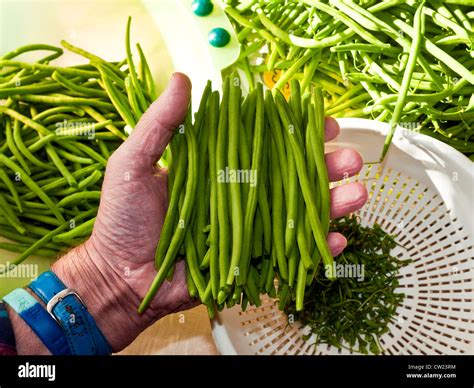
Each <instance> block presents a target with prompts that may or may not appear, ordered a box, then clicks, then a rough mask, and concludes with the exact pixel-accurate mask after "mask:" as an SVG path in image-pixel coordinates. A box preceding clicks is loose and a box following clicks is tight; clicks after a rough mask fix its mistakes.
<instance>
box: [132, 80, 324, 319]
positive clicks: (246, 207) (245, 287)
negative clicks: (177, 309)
mask: <svg viewBox="0 0 474 388" xmlns="http://www.w3.org/2000/svg"><path fill="white" fill-rule="evenodd" d="M168 187H169V198H170V201H169V207H168V212H167V214H166V218H165V221H164V225H163V229H162V231H161V236H160V240H159V242H158V246H157V250H156V256H155V266H156V269H157V271H158V273H157V275H156V278H155V279H154V281H153V283H152V285H151V287H150V289H149V291H148V293H147V295H146V297H145V298H144V300H143V301H142V304H141V305H140V307H139V312H140V313H143V312H144V311H145V310H146V309H147V307H148V306H149V304H150V302H151V300H152V299H153V297H154V295H155V294H156V292H157V291H158V289H159V288H160V286H161V285H162V284H163V282H164V281H165V280H166V279H167V278H169V277H170V276H172V274H173V267H174V264H175V262H176V260H178V259H179V258H180V257H181V256H184V257H185V263H186V272H187V285H188V290H189V293H190V295H191V296H192V297H196V298H199V299H200V300H201V302H202V303H204V304H205V305H207V307H208V311H209V315H210V316H211V317H213V316H214V314H215V311H216V309H217V310H219V311H220V310H221V309H223V308H224V307H225V306H227V307H231V306H233V305H235V304H240V305H241V307H242V308H243V309H245V308H246V306H247V305H248V304H249V303H250V304H251V305H257V306H258V305H260V295H261V294H268V295H270V296H273V297H274V296H276V295H277V293H278V295H279V296H280V307H281V308H282V309H283V307H284V306H285V305H286V302H287V301H289V300H292V299H295V300H296V308H297V310H298V311H300V310H301V309H302V308H303V300H304V294H305V289H306V287H307V286H308V285H309V284H311V282H312V281H313V278H314V276H315V273H316V272H317V269H318V266H320V265H324V266H325V268H333V266H332V264H333V258H332V256H331V253H330V251H329V247H328V244H327V240H326V237H327V233H328V229H329V206H330V205H329V202H330V201H329V183H328V173H327V169H326V165H325V160H324V101H323V93H322V90H321V88H318V87H316V88H314V90H313V91H312V92H311V94H310V95H309V96H308V97H307V98H306V99H303V98H302V96H301V93H300V88H299V84H298V82H296V81H293V83H292V94H291V96H290V98H289V101H287V100H286V99H285V97H284V96H283V94H281V93H280V91H278V90H277V91H276V92H275V94H272V92H271V91H269V90H267V91H266V93H264V90H263V86H262V84H261V83H259V84H257V85H256V86H255V88H254V89H253V90H252V91H251V92H250V93H249V94H247V95H246V96H245V97H243V96H242V89H241V80H240V78H239V77H238V76H237V75H236V73H233V74H232V75H231V76H230V77H227V78H226V79H225V81H224V84H223V92H222V97H220V95H219V92H217V91H212V90H211V84H210V83H208V85H207V86H206V88H205V90H204V93H203V96H202V99H201V102H200V106H199V108H198V109H197V112H196V114H195V116H194V122H193V120H192V117H191V115H190V114H188V117H187V119H186V121H185V123H184V125H183V126H182V127H180V129H179V130H178V131H177V132H176V133H175V135H174V137H173V139H172V141H171V144H170V161H169V185H168ZM328 266H329V267H328ZM328 276H329V277H331V274H330V273H328ZM275 279H276V280H277V281H276V282H275ZM276 284H277V285H278V286H277V288H276Z"/></svg>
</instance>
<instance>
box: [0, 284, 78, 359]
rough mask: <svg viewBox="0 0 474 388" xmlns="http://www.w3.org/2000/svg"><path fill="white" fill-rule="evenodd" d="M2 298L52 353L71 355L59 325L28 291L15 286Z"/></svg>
mask: <svg viewBox="0 0 474 388" xmlns="http://www.w3.org/2000/svg"><path fill="white" fill-rule="evenodd" d="M3 300H4V301H5V303H7V304H8V305H9V306H10V307H11V308H12V309H13V310H14V311H15V312H16V313H17V314H18V315H19V316H20V317H21V318H22V319H23V320H24V321H25V322H26V323H27V324H28V326H30V327H31V329H32V330H33V331H34V332H35V333H36V335H37V336H38V337H39V339H40V340H41V341H42V342H43V344H44V345H45V346H46V347H47V348H48V349H49V351H50V352H51V353H52V354H53V355H55V356H66V355H71V350H70V349H69V345H68V342H67V339H66V336H65V335H64V332H63V331H62V329H61V327H60V326H59V325H58V324H57V323H56V321H55V320H54V319H53V318H51V316H50V315H49V314H48V312H47V311H46V310H45V309H44V307H43V306H41V304H39V303H38V301H37V300H36V299H35V298H34V297H33V296H32V295H30V294H29V293H28V291H26V290H24V289H23V288H17V289H16V290H14V291H12V292H10V293H9V294H8V295H7V296H5V297H4V298H3Z"/></svg>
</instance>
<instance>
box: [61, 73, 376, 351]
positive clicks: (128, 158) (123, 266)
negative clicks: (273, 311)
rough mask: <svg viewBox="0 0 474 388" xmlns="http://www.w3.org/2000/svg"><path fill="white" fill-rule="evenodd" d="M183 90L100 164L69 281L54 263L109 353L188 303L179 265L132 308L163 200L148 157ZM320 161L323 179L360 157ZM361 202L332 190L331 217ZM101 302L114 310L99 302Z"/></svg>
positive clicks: (178, 116) (173, 92) (340, 243)
mask: <svg viewBox="0 0 474 388" xmlns="http://www.w3.org/2000/svg"><path fill="white" fill-rule="evenodd" d="M190 92H191V84H190V81H189V79H188V78H187V77H186V76H184V75H183V74H179V73H176V74H175V75H174V76H173V78H172V79H171V81H170V84H169V86H168V88H167V90H166V91H165V92H164V93H163V94H162V96H161V97H160V98H159V99H158V100H157V101H156V102H155V103H154V104H153V105H152V106H151V107H150V108H149V109H148V111H147V112H146V113H145V114H144V116H143V117H142V119H141V120H140V122H139V123H138V125H137V126H136V128H135V130H134V131H133V133H132V134H131V136H130V137H129V138H128V139H127V141H125V142H124V143H123V144H122V145H121V146H120V147H119V148H118V149H117V150H116V151H115V152H114V154H113V155H112V157H111V158H110V160H109V162H108V165H107V170H106V175H105V180H104V184H103V188H102V196H101V201H100V208H99V212H98V215H97V219H96V222H95V225H94V231H93V233H92V236H91V238H90V239H89V240H88V241H87V242H86V243H85V244H84V245H83V246H82V247H81V248H80V253H78V254H76V255H69V256H70V257H69V263H68V264H67V266H68V267H76V270H75V271H74V272H75V278H74V279H64V277H66V278H68V277H69V278H70V277H71V271H70V269H68V270H64V268H65V264H60V263H61V261H60V262H59V263H58V264H57V265H56V267H55V268H54V270H55V272H56V273H57V274H58V275H59V276H60V277H62V278H63V281H64V282H65V283H66V284H71V282H72V283H73V284H74V283H76V284H77V283H79V284H80V286H77V285H73V286H70V287H73V288H76V289H78V288H82V289H84V291H81V290H80V289H78V292H79V294H80V295H82V297H83V299H84V300H85V302H86V304H87V305H88V307H89V309H90V310H91V309H92V313H93V315H94V317H95V318H96V320H97V321H98V324H99V326H100V327H101V329H102V330H103V331H104V334H105V335H106V337H107V338H108V340H109V341H110V342H111V345H112V347H113V348H114V350H120V349H122V348H123V347H125V346H126V345H128V344H129V343H130V342H131V341H132V340H133V339H134V338H135V337H136V336H137V335H138V334H139V333H140V332H141V331H143V330H144V329H145V328H146V327H147V326H149V325H150V324H151V323H153V322H154V321H156V320H157V319H159V318H161V317H162V316H164V315H166V314H169V313H172V312H177V311H180V310H184V309H186V308H189V307H192V306H194V305H195V304H196V301H194V300H192V299H191V298H190V297H189V295H188V292H187V288H186V280H185V271H184V266H183V263H182V262H179V263H178V264H177V265H176V269H175V273H174V277H173V279H172V281H171V282H168V281H165V283H164V284H163V286H162V287H161V288H160V290H159V292H158V294H157V295H156V297H155V298H154V300H153V302H152V303H151V305H150V308H149V309H148V310H147V311H146V312H145V313H144V314H143V315H138V313H137V307H138V305H139V303H140V301H141V300H142V299H143V297H144V296H145V294H146V291H147V289H148V287H149V285H150V284H151V282H152V281H153V278H154V277H155V275H156V270H155V268H154V260H153V259H154V254H155V250H156V246H157V242H158V239H159V236H160V231H161V228H162V225H163V221H164V217H165V214H166V210H167V203H168V198H167V176H166V171H164V170H159V169H157V168H156V161H157V160H158V159H159V158H160V157H161V154H162V152H163V151H164V149H165V147H166V146H167V145H168V143H169V141H170V140H171V137H172V135H173V131H174V129H175V128H177V127H178V126H179V124H181V123H182V122H183V121H184V118H185V115H186V112H187V108H188V104H189V98H190ZM338 133H339V126H338V124H337V122H336V120H334V119H332V118H327V119H326V141H329V140H332V139H334V138H335V137H336V136H337V135H338ZM326 163H327V166H328V175H329V178H330V180H331V181H337V180H340V179H342V178H345V177H348V176H352V175H354V174H356V173H358V172H359V171H360V169H361V167H362V159H361V157H360V155H359V154H358V153H357V152H356V151H353V150H349V149H342V150H338V151H335V152H332V153H330V154H327V155H326ZM366 200H367V191H366V189H365V187H364V186H363V185H361V184H359V183H351V184H347V185H343V186H340V187H337V188H334V189H332V190H331V216H332V217H333V218H337V217H341V216H343V215H345V214H347V213H350V212H353V211H356V210H358V209H359V208H360V207H362V206H363V204H364V203H365V202H366ZM328 242H329V247H330V249H331V252H332V254H333V255H337V254H339V253H340V252H341V251H342V250H343V249H344V247H345V245H346V240H345V238H344V237H343V236H342V235H340V234H338V233H330V234H329V235H328ZM78 257H79V258H80V259H78ZM66 259H67V258H66ZM63 263H67V261H66V260H63ZM58 272H59V273H58ZM93 279H97V280H96V281H93ZM68 281H69V282H68ZM83 293H86V295H85V296H84V295H83ZM90 294H92V295H94V296H92V295H91V296H89V295H90ZM104 299H105V300H107V301H109V304H112V305H113V306H115V308H111V307H110V306H106V305H105V304H104V303H103V302H104V301H103V300H104ZM112 299H113V302H112ZM117 300H119V302H120V303H117ZM90 304H91V305H92V306H91V305H90ZM94 310H95V312H94ZM111 315H112V316H111Z"/></svg>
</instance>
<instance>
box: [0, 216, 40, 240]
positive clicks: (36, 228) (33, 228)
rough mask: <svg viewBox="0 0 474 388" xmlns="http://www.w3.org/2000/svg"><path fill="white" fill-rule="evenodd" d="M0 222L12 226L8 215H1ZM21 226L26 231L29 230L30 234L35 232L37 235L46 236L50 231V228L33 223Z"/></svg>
mask: <svg viewBox="0 0 474 388" xmlns="http://www.w3.org/2000/svg"><path fill="white" fill-rule="evenodd" d="M0 224H2V225H6V226H9V227H11V223H10V222H9V221H8V220H7V219H6V217H3V216H0ZM21 226H22V227H24V228H25V229H26V231H27V232H28V234H30V235H31V234H34V235H37V236H44V235H45V234H47V233H48V232H49V229H46V228H43V227H41V226H36V225H32V224H24V225H21ZM17 232H18V231H17ZM18 233H19V232H18Z"/></svg>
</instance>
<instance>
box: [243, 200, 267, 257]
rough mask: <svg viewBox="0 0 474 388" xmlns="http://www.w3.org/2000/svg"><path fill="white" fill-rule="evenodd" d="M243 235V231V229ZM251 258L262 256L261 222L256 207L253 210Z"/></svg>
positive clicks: (250, 242)
mask: <svg viewBox="0 0 474 388" xmlns="http://www.w3.org/2000/svg"><path fill="white" fill-rule="evenodd" d="M244 233H245V229H244ZM249 244H251V257H252V258H256V257H262V256H263V220H262V214H261V213H260V210H259V209H258V207H257V208H256V210H255V220H254V221H253V235H252V236H251V241H249Z"/></svg>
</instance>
